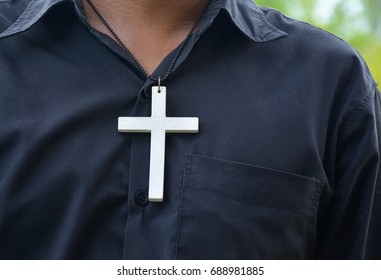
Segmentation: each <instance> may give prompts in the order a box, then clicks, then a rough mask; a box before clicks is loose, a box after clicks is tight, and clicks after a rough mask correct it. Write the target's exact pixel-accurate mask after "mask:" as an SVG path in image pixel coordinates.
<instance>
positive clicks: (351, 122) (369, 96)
mask: <svg viewBox="0 0 381 280" xmlns="http://www.w3.org/2000/svg"><path fill="white" fill-rule="evenodd" d="M375 92H376V86H375V85H374V84H373V85H372V87H371V89H370V91H369V92H368V94H367V95H366V96H365V97H364V98H363V99H362V100H361V101H360V104H359V105H358V106H357V107H355V108H354V109H353V111H352V112H351V113H350V115H349V117H348V120H347V123H346V124H345V125H344V127H343V129H342V131H341V134H340V136H339V140H343V139H344V136H346V133H347V131H348V130H349V129H350V128H351V127H352V125H354V124H355V121H356V119H357V117H358V116H359V115H360V114H361V113H362V112H363V111H364V110H365V109H366V107H367V106H368V105H369V103H370V101H371V100H372V98H373V96H374V94H375Z"/></svg>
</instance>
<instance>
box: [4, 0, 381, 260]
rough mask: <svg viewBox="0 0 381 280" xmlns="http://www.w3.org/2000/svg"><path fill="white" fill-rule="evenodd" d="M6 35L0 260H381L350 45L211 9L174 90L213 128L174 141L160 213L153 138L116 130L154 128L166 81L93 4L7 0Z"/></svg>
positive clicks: (265, 12)
mask: <svg viewBox="0 0 381 280" xmlns="http://www.w3.org/2000/svg"><path fill="white" fill-rule="evenodd" d="M0 38H1V39H0V85H1V87H0V257H1V258H5V259H121V258H126V259H211V258H213V259H214V258H215V259H245V258H248V259H255V258H260V259H305V258H309V259H310V258H344V259H345V258H355V259H358V258H364V257H366V256H367V257H377V256H380V253H379V251H378V249H377V248H380V244H379V241H378V240H377V238H378V237H376V236H377V234H375V232H376V230H377V227H378V225H379V223H380V217H379V216H377V213H378V212H377V213H376V212H375V211H373V213H375V214H372V204H373V200H374V197H378V200H377V201H376V202H375V204H374V205H375V209H376V210H377V209H378V208H380V206H379V204H380V202H379V197H380V196H379V195H380V194H379V192H380V190H379V189H380V184H379V183H377V180H378V176H379V170H380V167H379V140H378V138H379V137H380V129H381V127H380V98H379V94H378V90H377V87H376V83H375V81H374V80H373V78H372V77H371V75H370V73H369V71H368V69H367V67H366V65H365V63H364V61H363V60H362V58H361V57H360V56H359V55H358V53H357V52H356V51H355V50H353V49H352V48H351V47H350V46H348V45H347V44H346V43H345V42H343V41H342V40H340V39H338V38H336V37H334V36H333V35H331V34H329V33H327V32H325V31H322V30H320V29H317V28H315V27H312V26H310V25H308V24H306V23H301V22H298V21H295V20H293V19H290V18H287V17H285V16H284V15H282V14H281V13H279V12H277V11H275V10H272V9H264V8H260V7H258V6H256V5H255V4H253V3H252V2H251V1H250V0H237V1H227V0H226V1H224V0H214V1H212V2H211V4H210V6H209V8H208V10H207V12H206V14H205V16H204V18H203V21H202V24H201V27H200V28H199V29H198V31H197V32H195V33H194V34H193V35H192V37H191V39H190V41H189V42H188V43H187V45H186V47H185V50H184V51H183V52H182V54H181V56H180V58H179V60H178V61H177V63H176V65H175V68H174V71H173V72H172V74H171V75H170V77H169V78H168V80H166V82H165V84H164V85H165V86H166V87H167V115H168V116H170V117H176V116H178V117H198V118H199V119H200V131H199V133H198V134H168V135H167V138H166V141H167V142H166V165H165V189H164V202H162V203H153V202H147V189H148V177H149V176H148V175H149V157H150V134H131V133H119V132H118V117H120V116H150V110H151V99H150V98H151V87H152V86H153V85H155V84H156V83H155V82H153V81H151V80H150V79H147V78H146V77H145V75H144V74H143V73H142V72H141V71H140V70H139V68H138V67H137V66H136V65H135V63H134V62H133V60H132V59H131V58H130V57H129V56H128V55H127V54H126V53H124V52H123V50H122V49H121V47H120V46H118V44H117V43H116V42H114V41H113V40H112V39H110V38H109V37H108V36H106V35H104V34H101V33H99V32H97V31H96V30H93V29H92V28H91V27H90V26H89V25H88V24H87V21H86V18H85V16H84V13H83V9H82V6H81V4H80V3H73V1H69V0H66V1H65V0H62V1H60V0H19V1H5V2H4V1H2V2H1V3H0ZM175 52H176V50H175V51H174V52H173V53H171V54H170V55H168V57H167V58H166V59H164V61H163V62H162V63H161V64H160V66H159V67H158V68H157V69H156V71H155V73H154V76H161V75H163V73H165V72H166V70H167V69H168V65H169V63H170V62H171V60H172V58H173V55H174V53H175ZM376 188H377V195H376V196H374V192H375V189H376ZM377 205H378V206H377ZM377 207H378V208H377ZM370 221H371V222H372V223H373V225H372V226H371V227H370ZM369 233H371V234H369ZM367 248H368V250H367ZM377 254H378V255H377Z"/></svg>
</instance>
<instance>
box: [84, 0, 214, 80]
mask: <svg viewBox="0 0 381 280" xmlns="http://www.w3.org/2000/svg"><path fill="white" fill-rule="evenodd" d="M92 2H93V3H94V4H95V6H96V7H97V9H98V10H99V11H100V13H101V14H102V16H103V17H104V18H105V19H106V21H107V22H108V23H109V25H110V26H111V28H112V29H113V30H114V31H115V33H116V34H117V35H118V36H119V37H120V38H121V40H122V41H123V43H124V44H125V45H126V46H127V47H128V49H129V50H130V51H131V52H132V53H133V54H134V56H135V57H136V58H137V59H138V60H139V62H140V63H141V64H142V65H143V67H144V68H145V69H146V70H147V72H148V73H152V72H153V71H154V70H155V69H156V67H157V66H158V65H159V64H160V62H161V61H162V60H163V59H164V58H165V56H167V55H168V54H169V53H170V52H171V51H172V50H173V49H175V48H176V47H177V46H178V45H179V44H180V43H181V42H182V41H183V40H184V39H185V38H186V36H187V35H188V33H189V32H190V30H191V28H192V26H193V24H194V22H195V20H196V19H197V18H198V17H199V15H200V14H201V12H202V10H203V8H204V6H205V5H206V3H207V0H193V1H190V0H160V1H158V0H92ZM83 4H84V8H85V12H86V15H87V17H88V20H89V22H90V24H91V25H92V26H93V27H94V28H95V29H97V30H99V31H101V32H103V33H105V34H108V35H111V34H110V32H109V31H108V30H107V29H106V27H105V26H104V25H103V23H102V22H101V21H100V20H99V19H98V17H97V16H96V14H95V13H94V12H93V11H92V9H91V8H90V6H89V5H88V4H87V1H86V0H83ZM111 37H112V36H111Z"/></svg>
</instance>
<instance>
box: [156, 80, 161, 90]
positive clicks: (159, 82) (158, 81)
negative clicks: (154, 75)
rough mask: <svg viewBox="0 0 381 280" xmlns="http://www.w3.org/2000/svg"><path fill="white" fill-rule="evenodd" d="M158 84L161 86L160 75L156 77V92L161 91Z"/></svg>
mask: <svg viewBox="0 0 381 280" xmlns="http://www.w3.org/2000/svg"><path fill="white" fill-rule="evenodd" d="M160 86H161V77H160V76H159V78H158V79H157V87H158V90H157V92H158V93H160V92H161V89H160Z"/></svg>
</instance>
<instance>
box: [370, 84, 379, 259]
mask: <svg viewBox="0 0 381 280" xmlns="http://www.w3.org/2000/svg"><path fill="white" fill-rule="evenodd" d="M375 99H376V104H375V112H376V122H377V129H378V149H379V151H381V136H380V122H381V98H380V92H379V91H377V92H376V96H375ZM380 165H381V163H380ZM380 169H381V168H380V166H379V170H380ZM380 177H381V176H380V175H379V176H378V177H377V182H376V189H375V194H374V199H373V207H372V213H371V220H370V227H369V236H368V242H367V248H366V258H367V259H375V260H381V239H380V238H381V178H380Z"/></svg>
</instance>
